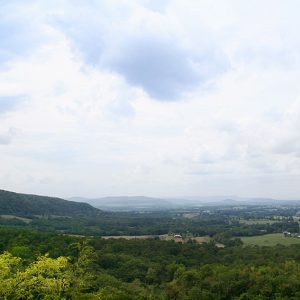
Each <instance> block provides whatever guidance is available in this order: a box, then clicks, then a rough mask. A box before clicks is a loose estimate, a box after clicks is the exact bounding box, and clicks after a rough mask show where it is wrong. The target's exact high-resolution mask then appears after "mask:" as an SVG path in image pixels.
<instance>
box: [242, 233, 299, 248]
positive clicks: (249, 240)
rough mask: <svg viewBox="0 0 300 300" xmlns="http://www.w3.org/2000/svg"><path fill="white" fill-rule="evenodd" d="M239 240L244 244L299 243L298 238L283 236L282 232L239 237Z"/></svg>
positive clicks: (272, 244) (287, 244)
mask: <svg viewBox="0 0 300 300" xmlns="http://www.w3.org/2000/svg"><path fill="white" fill-rule="evenodd" d="M241 240H242V241H243V243H244V244H245V245H246V246H249V245H257V246H275V245H277V244H280V245H284V246H289V245H293V244H300V239H299V238H296V237H285V236H284V235H283V234H282V233H271V234H265V235H256V236H247V237H241Z"/></svg>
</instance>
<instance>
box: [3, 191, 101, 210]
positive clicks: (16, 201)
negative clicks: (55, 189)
mask: <svg viewBox="0 0 300 300" xmlns="http://www.w3.org/2000/svg"><path fill="white" fill-rule="evenodd" d="M98 212H99V210H98V209H97V208H95V207H92V206H91V205H89V204H87V203H78V202H74V201H67V200H64V199H60V198H54V197H46V196H37V195H29V194H19V193H14V192H8V191H4V190H0V215H23V216H25V215H26V216H30V215H59V216H62V215H66V216H71V215H79V214H97V213H98Z"/></svg>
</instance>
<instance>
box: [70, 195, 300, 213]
mask: <svg viewBox="0 0 300 300" xmlns="http://www.w3.org/2000/svg"><path fill="white" fill-rule="evenodd" d="M70 200H73V201H80V202H86V203H89V204H91V205H93V206H95V207H98V208H100V209H102V210H108V211H155V210H166V209H193V208H199V207H206V206H240V205H271V206H276V205H288V206H291V205H300V201H298V200H276V199H271V198H246V197H238V196H210V197H183V198H151V197H144V196H119V197H103V198H93V199H89V198H82V197H73V198H70Z"/></svg>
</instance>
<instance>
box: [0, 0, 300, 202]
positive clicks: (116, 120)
mask: <svg viewBox="0 0 300 300" xmlns="http://www.w3.org/2000/svg"><path fill="white" fill-rule="evenodd" d="M299 9H300V2H299V1H297V0H286V1H281V0H263V1H261V0H252V1H246V0H227V1H223V0H213V1H212V0H209V1H208V0H187V1H183V0H157V1H156V0H151V1H150V0H140V1H138V0H108V1H106V0H98V1H97V0H90V1H84V0H72V1H71V0H43V1H38V0H36V1H35V0H28V1H24V0H23V1H17V0H11V1H5V0H0V188H1V189H6V190H11V191H17V192H25V193H34V194H43V195H49V196H59V197H71V196H85V197H101V196H117V195H145V196H156V197H184V196H212V195H238V196H244V197H273V198H278V199H300V184H299V183H300V68H299V67H300V35H299V28H300V18H299Z"/></svg>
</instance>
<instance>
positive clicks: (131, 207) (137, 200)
mask: <svg viewBox="0 0 300 300" xmlns="http://www.w3.org/2000/svg"><path fill="white" fill-rule="evenodd" d="M70 200H72V201H80V202H86V203H89V204H91V205H93V206H95V207H97V208H100V209H103V210H111V211H149V210H163V209H170V208H175V207H178V205H177V204H175V203H172V202H171V201H168V200H166V199H160V198H151V197H144V196H133V197H130V196H120V197H103V198H95V199H88V198H81V197H73V198H70Z"/></svg>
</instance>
